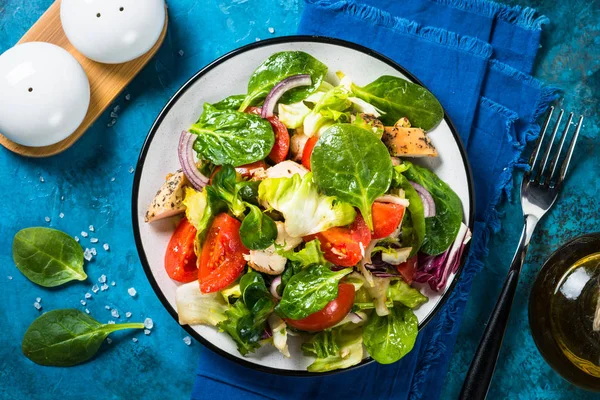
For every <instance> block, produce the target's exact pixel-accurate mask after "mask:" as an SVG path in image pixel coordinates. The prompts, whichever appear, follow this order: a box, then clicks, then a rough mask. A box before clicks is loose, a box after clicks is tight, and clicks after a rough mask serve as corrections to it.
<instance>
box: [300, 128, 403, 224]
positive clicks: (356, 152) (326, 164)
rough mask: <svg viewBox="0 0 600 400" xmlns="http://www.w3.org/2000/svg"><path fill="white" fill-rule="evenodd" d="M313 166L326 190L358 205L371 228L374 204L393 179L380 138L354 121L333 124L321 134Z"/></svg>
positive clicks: (388, 160) (386, 153) (312, 160)
mask: <svg viewBox="0 0 600 400" xmlns="http://www.w3.org/2000/svg"><path fill="white" fill-rule="evenodd" d="M311 167H312V171H313V174H314V180H315V183H316V184H317V185H318V186H320V187H321V189H322V190H323V191H324V192H325V193H326V194H328V195H330V196H336V197H338V198H339V199H340V200H342V201H345V202H347V203H350V204H352V205H353V206H356V207H358V209H359V210H360V211H361V214H362V216H363V218H364V219H365V221H366V223H367V225H368V226H369V228H370V229H371V230H372V229H373V220H372V217H371V207H372V206H373V202H374V201H375V199H376V198H377V197H379V196H381V195H383V194H384V193H385V192H386V191H387V190H388V188H389V186H390V182H391V180H392V161H391V159H390V154H389V153H388V150H387V148H386V147H385V145H384V144H383V143H382V142H381V140H379V139H377V137H375V135H373V134H372V133H371V132H369V131H367V130H364V129H361V128H359V127H357V126H354V125H350V124H338V125H334V126H332V127H331V128H329V129H327V130H326V131H325V132H324V133H323V135H321V137H320V138H319V141H318V142H317V144H316V146H315V148H314V150H313V153H312V156H311Z"/></svg>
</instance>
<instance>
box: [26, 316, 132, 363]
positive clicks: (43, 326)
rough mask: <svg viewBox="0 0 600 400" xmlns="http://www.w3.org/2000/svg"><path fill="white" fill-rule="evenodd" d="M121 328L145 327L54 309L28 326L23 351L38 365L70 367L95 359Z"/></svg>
mask: <svg viewBox="0 0 600 400" xmlns="http://www.w3.org/2000/svg"><path fill="white" fill-rule="evenodd" d="M122 329H144V324H142V323H126V324H101V323H100V322H98V321H96V320H95V319H93V318H92V317H90V316H89V315H87V314H85V313H83V312H81V311H79V310H73V309H67V310H53V311H49V312H47V313H45V314H42V315H41V316H39V317H38V318H37V319H36V320H35V321H33V323H32V324H31V325H30V326H29V328H28V329H27V332H25V337H24V338H23V344H22V350H23V354H25V356H26V357H27V358H29V359H30V360H31V361H33V362H34V363H36V364H40V365H50V366H56V367H70V366H73V365H77V364H80V363H82V362H84V361H87V360H89V359H90V358H92V357H93V356H94V354H96V352H97V351H98V349H99V348H100V345H101V344H102V342H103V341H104V339H106V337H107V336H108V335H109V334H110V333H112V332H115V331H119V330H122Z"/></svg>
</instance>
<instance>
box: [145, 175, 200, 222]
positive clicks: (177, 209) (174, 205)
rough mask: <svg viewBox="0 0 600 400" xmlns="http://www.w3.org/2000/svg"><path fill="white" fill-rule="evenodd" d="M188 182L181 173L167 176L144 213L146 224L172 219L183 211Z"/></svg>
mask: <svg viewBox="0 0 600 400" xmlns="http://www.w3.org/2000/svg"><path fill="white" fill-rule="evenodd" d="M187 185H189V181H188V180H187V178H186V177H185V174H184V173H183V171H181V170H180V171H177V172H176V173H174V174H169V175H168V176H167V180H166V181H165V183H164V184H163V185H162V186H161V188H160V189H159V190H158V192H157V193H156V196H154V199H153V200H152V203H150V206H149V207H148V211H146V217H145V220H146V222H152V221H156V220H159V219H163V218H167V217H172V216H173V215H177V214H181V213H182V212H184V211H185V206H184V205H183V198H184V197H185V190H184V188H185V186H187Z"/></svg>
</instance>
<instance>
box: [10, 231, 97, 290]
mask: <svg viewBox="0 0 600 400" xmlns="http://www.w3.org/2000/svg"><path fill="white" fill-rule="evenodd" d="M12 253H13V260H14V261H15V264H16V265H17V268H19V271H21V272H22V273H23V275H25V276H26V277H27V278H28V279H29V280H30V281H32V282H33V283H37V284H38V285H40V286H44V287H55V286H59V285H62V284H63V283H66V282H70V281H73V280H78V281H84V280H86V279H87V275H86V273H85V272H84V270H83V249H82V248H81V246H80V245H79V244H78V243H77V242H76V241H75V239H73V238H72V237H70V236H69V235H67V234H66V233H63V232H61V231H57V230H56V229H50V228H26V229H23V230H21V231H19V232H18V233H17V234H16V235H15V238H14V240H13V248H12Z"/></svg>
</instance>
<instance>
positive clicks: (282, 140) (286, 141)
mask: <svg viewBox="0 0 600 400" xmlns="http://www.w3.org/2000/svg"><path fill="white" fill-rule="evenodd" d="M245 112H247V113H248V114H255V115H261V113H262V109H261V108H260V107H248V108H246V111H245ZM267 121H269V122H270V123H271V128H273V133H274V134H275V144H274V145H273V148H272V149H271V152H270V153H269V156H268V157H269V159H270V160H271V161H273V162H274V163H275V164H279V163H280V162H282V161H285V159H286V158H287V155H288V152H289V151H290V133H289V132H288V130H287V127H286V126H285V125H284V124H283V122H281V121H280V120H279V118H277V117H276V116H272V117H269V118H267Z"/></svg>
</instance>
